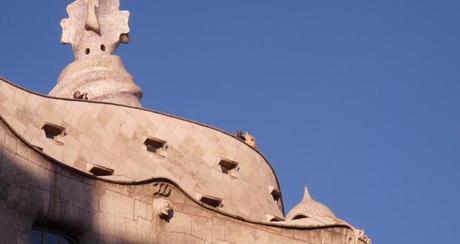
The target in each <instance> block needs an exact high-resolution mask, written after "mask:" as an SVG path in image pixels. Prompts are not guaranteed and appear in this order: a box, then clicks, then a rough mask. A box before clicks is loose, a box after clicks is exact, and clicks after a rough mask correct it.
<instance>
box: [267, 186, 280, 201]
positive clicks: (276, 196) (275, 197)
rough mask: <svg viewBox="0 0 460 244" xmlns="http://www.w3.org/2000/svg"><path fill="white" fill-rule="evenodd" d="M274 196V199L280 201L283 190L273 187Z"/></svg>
mask: <svg viewBox="0 0 460 244" xmlns="http://www.w3.org/2000/svg"><path fill="white" fill-rule="evenodd" d="M270 194H271V195H272V197H273V200H275V201H279V200H280V198H281V192H280V191H278V190H277V189H273V190H272V192H271V193H270Z"/></svg>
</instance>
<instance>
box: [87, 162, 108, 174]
mask: <svg viewBox="0 0 460 244" xmlns="http://www.w3.org/2000/svg"><path fill="white" fill-rule="evenodd" d="M88 166H89V167H90V169H89V172H91V174H93V175H95V176H109V175H113V172H114V170H113V169H110V168H106V167H104V166H100V165H94V164H90V165H88Z"/></svg>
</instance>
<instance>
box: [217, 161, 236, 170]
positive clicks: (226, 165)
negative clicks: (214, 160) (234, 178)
mask: <svg viewBox="0 0 460 244" xmlns="http://www.w3.org/2000/svg"><path fill="white" fill-rule="evenodd" d="M219 165H220V167H221V169H222V173H224V174H228V173H229V171H231V170H238V168H237V167H238V162H235V161H233V160H228V159H222V160H220V162H219Z"/></svg>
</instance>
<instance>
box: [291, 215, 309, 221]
mask: <svg viewBox="0 0 460 244" xmlns="http://www.w3.org/2000/svg"><path fill="white" fill-rule="evenodd" d="M306 218H308V217H307V216H305V215H303V214H298V215H296V216H294V218H292V219H293V220H296V219H306Z"/></svg>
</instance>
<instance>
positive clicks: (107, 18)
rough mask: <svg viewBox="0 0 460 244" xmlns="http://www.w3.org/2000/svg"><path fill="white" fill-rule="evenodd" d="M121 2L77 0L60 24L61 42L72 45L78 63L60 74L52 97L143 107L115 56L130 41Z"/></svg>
mask: <svg viewBox="0 0 460 244" xmlns="http://www.w3.org/2000/svg"><path fill="white" fill-rule="evenodd" d="M119 7H120V1H119V0H76V1H74V2H73V3H71V4H70V5H68V6H67V12H68V14H69V17H68V18H67V19H63V20H62V21H61V27H62V37H61V42H62V43H64V44H70V45H71V46H72V50H73V53H74V55H75V61H74V62H73V63H71V64H70V65H69V66H67V67H66V68H65V69H64V71H63V72H62V73H61V75H60V77H59V80H58V82H57V85H56V87H54V89H53V90H52V91H51V92H50V95H52V96H58V97H66V98H74V99H88V100H95V101H103V102H111V103H119V104H124V105H129V106H134V107H140V106H141V105H140V99H141V98H142V91H141V89H140V88H139V87H138V86H136V85H135V83H134V81H133V78H132V77H131V75H130V74H129V73H128V72H127V71H126V70H125V68H124V66H123V63H122V62H121V59H120V58H119V57H118V56H116V55H113V52H114V51H115V50H116V49H117V47H118V46H119V44H120V43H128V41H129V36H128V34H129V24H128V20H129V12H128V11H120V10H119Z"/></svg>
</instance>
